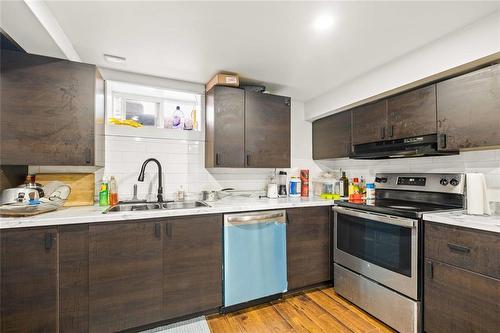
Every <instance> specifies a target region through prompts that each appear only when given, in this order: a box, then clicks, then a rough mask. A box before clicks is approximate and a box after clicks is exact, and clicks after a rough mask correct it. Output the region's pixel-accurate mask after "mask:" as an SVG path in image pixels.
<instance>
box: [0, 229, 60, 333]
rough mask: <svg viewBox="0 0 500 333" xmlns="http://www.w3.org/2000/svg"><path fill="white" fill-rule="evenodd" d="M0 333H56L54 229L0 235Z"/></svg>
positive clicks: (1, 233) (2, 232)
mask: <svg viewBox="0 0 500 333" xmlns="http://www.w3.org/2000/svg"><path fill="white" fill-rule="evenodd" d="M0 248H1V272H0V283H1V288H0V289H1V294H0V297H1V299H0V306H1V311H0V318H1V319H0V321H1V326H0V331H1V332H3V333H10V332H57V327H58V325H57V311H58V309H57V288H58V286H57V271H58V269H57V252H58V250H57V229H56V228H36V229H13V230H2V231H1V232H0Z"/></svg>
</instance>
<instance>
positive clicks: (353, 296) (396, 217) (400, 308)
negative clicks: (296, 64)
mask: <svg viewBox="0 0 500 333" xmlns="http://www.w3.org/2000/svg"><path fill="white" fill-rule="evenodd" d="M375 182H376V190H375V197H376V199H375V200H374V201H373V202H362V203H353V202H348V201H341V202H339V203H338V206H336V207H334V208H333V211H334V249H333V253H334V284H335V290H336V291H337V292H338V293H339V294H340V295H342V296H344V297H345V298H347V299H348V300H350V301H351V302H353V303H354V304H356V305H358V306H359V307H361V308H363V309H364V310H366V311H367V312H369V313H371V314H373V315H374V316H375V317H377V318H379V319H380V320H382V321H384V322H385V323H387V324H388V325H390V326H392V327H393V328H395V329H396V330H398V331H400V332H420V331H421V322H422V312H421V301H422V294H423V293H422V281H423V279H422V276H423V272H422V264H423V222H422V215H423V213H425V212H430V211H446V210H456V209H463V208H464V202H465V200H464V199H465V198H464V189H465V175H463V174H377V176H376V179H375Z"/></svg>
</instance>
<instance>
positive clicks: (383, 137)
mask: <svg viewBox="0 0 500 333" xmlns="http://www.w3.org/2000/svg"><path fill="white" fill-rule="evenodd" d="M380 138H381V139H385V127H381V128H380Z"/></svg>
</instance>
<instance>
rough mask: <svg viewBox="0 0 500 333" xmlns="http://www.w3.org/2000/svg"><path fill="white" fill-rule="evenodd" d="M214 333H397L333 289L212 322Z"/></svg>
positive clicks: (298, 294) (314, 292)
mask: <svg viewBox="0 0 500 333" xmlns="http://www.w3.org/2000/svg"><path fill="white" fill-rule="evenodd" d="M208 323H209V327H210V329H211V331H212V333H253V332H256V333H266V332H273V333H274V332H287V333H292V332H293V333H295V332H304V333H331V332H366V333H375V332H384V333H388V332H391V333H392V332H395V331H394V330H392V329H391V328H389V327H388V326H386V325H384V324H383V323H381V322H380V321H378V320H377V319H375V318H374V317H372V316H370V315H369V314H367V313H366V312H364V311H363V310H361V309H359V308H357V307H356V306H355V305H353V304H352V303H350V302H349V301H347V300H345V299H343V298H342V297H340V296H338V295H337V294H336V293H335V291H334V289H333V288H316V289H313V290H310V291H307V292H300V293H297V294H294V295H288V296H286V297H285V298H284V299H282V300H277V301H273V302H271V303H267V304H263V305H260V306H255V307H252V308H249V309H245V310H241V311H238V312H234V313H229V314H225V315H218V316H212V317H210V318H208Z"/></svg>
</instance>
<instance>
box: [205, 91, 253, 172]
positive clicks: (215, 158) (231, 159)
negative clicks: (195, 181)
mask: <svg viewBox="0 0 500 333" xmlns="http://www.w3.org/2000/svg"><path fill="white" fill-rule="evenodd" d="M205 138H206V146H205V166H206V167H207V168H213V167H232V168H243V167H244V166H245V91H244V90H242V89H239V88H233V87H224V86H215V87H214V88H213V89H211V90H210V91H209V92H207V95H206V126H205Z"/></svg>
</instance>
